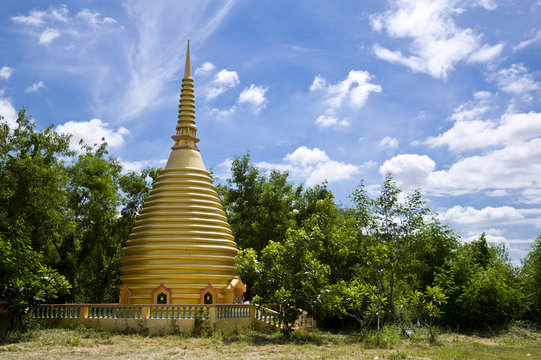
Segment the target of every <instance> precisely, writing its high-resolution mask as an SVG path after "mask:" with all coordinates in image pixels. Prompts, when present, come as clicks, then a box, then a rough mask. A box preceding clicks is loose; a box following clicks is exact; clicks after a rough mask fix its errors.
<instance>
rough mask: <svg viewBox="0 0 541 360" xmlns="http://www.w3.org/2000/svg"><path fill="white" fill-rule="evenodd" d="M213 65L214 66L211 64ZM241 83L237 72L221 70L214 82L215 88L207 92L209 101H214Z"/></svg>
mask: <svg viewBox="0 0 541 360" xmlns="http://www.w3.org/2000/svg"><path fill="white" fill-rule="evenodd" d="M211 65H212V64H211ZM239 83H240V81H239V74H237V72H236V71H229V70H226V69H222V70H220V72H218V74H216V77H215V78H214V81H213V87H211V88H210V89H209V90H208V92H207V96H206V97H207V100H209V99H214V98H215V97H216V96H218V95H220V94H222V93H223V92H225V91H226V90H228V89H231V88H234V87H235V86H237V85H238V84H239Z"/></svg>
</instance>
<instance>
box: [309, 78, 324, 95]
mask: <svg viewBox="0 0 541 360" xmlns="http://www.w3.org/2000/svg"><path fill="white" fill-rule="evenodd" d="M326 86H327V83H326V82H325V79H323V78H322V77H321V75H317V76H316V77H315V79H314V81H313V82H312V85H310V91H317V90H321V89H323V88H325V87H326Z"/></svg>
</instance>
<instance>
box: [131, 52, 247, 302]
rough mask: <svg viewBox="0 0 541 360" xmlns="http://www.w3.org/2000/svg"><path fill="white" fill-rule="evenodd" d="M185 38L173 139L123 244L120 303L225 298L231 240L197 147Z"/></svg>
mask: <svg viewBox="0 0 541 360" xmlns="http://www.w3.org/2000/svg"><path fill="white" fill-rule="evenodd" d="M196 131H197V127H196V126H195V100H194V86H193V78H192V75H191V65H190V44H189V42H188V49H187V53H186V67H185V71H184V78H183V79H182V90H181V95H180V105H179V116H178V123H177V126H176V133H175V135H173V136H172V138H173V140H174V141H175V143H174V145H173V147H172V148H171V149H172V151H171V154H170V155H169V160H168V161H167V164H166V165H165V168H164V169H163V170H162V172H161V173H160V175H159V177H158V178H157V180H156V182H155V183H154V186H153V188H152V190H151V191H150V193H149V195H148V197H147V198H146V201H145V204H144V207H143V210H142V211H141V214H140V216H139V218H138V220H137V222H136V223H135V226H134V227H133V229H132V232H131V234H130V237H129V240H128V241H127V243H126V247H124V249H123V259H122V276H121V280H122V282H123V286H122V288H121V293H120V303H121V304H231V303H237V302H241V301H242V294H243V292H244V291H245V286H244V284H243V283H242V281H241V280H240V278H239V277H238V276H236V274H235V260H234V258H235V256H236V255H237V245H236V243H235V239H234V238H233V235H232V233H231V229H230V227H229V223H228V222H227V218H226V216H225V213H224V211H223V208H222V205H221V203H220V199H219V198H218V195H217V193H216V190H215V188H214V185H213V184H212V179H211V178H210V175H209V173H208V171H207V170H206V169H205V165H204V164H203V159H202V158H201V154H200V152H199V149H198V147H197V143H198V142H199V139H198V138H197V137H196Z"/></svg>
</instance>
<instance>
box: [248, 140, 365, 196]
mask: <svg viewBox="0 0 541 360" xmlns="http://www.w3.org/2000/svg"><path fill="white" fill-rule="evenodd" d="M284 162H285V163H281V164H273V163H268V162H260V163H257V164H256V165H257V166H258V167H260V168H262V169H267V170H270V169H276V170H280V171H288V172H289V173H290V174H291V176H292V177H293V178H296V179H299V180H302V181H304V182H305V183H306V185H307V186H314V185H317V184H320V183H322V182H323V181H325V180H326V181H328V182H329V183H332V182H338V181H341V180H346V179H350V178H351V177H352V176H353V175H355V174H357V173H358V172H359V170H360V168H359V167H358V166H356V165H352V164H346V163H343V162H339V161H335V160H331V159H330V158H329V157H328V156H327V154H326V153H325V151H323V150H320V149H318V148H313V149H309V148H307V147H305V146H300V147H298V148H297V149H296V150H295V151H293V152H292V153H289V154H287V155H286V156H285V157H284Z"/></svg>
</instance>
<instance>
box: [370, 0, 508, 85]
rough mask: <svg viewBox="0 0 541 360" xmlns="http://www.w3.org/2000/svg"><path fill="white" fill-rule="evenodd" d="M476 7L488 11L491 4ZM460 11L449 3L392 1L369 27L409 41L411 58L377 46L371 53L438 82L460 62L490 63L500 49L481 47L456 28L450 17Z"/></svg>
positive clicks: (470, 35)
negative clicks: (481, 7)
mask: <svg viewBox="0 0 541 360" xmlns="http://www.w3.org/2000/svg"><path fill="white" fill-rule="evenodd" d="M480 5H481V6H483V7H485V8H487V9H490V8H492V6H493V2H492V1H481V2H480ZM463 10H464V9H462V8H460V7H459V6H458V2H457V1H453V0H449V1H446V0H436V1H433V0H394V1H392V2H391V8H390V9H389V10H388V11H386V12H385V13H383V14H376V15H373V16H372V17H371V25H372V28H373V29H374V30H376V31H378V32H380V31H382V30H386V31H387V33H388V34H389V36H391V37H393V38H409V39H411V40H412V43H411V45H410V47H409V52H410V53H411V55H403V54H402V52H401V51H393V50H389V49H387V48H384V47H382V46H380V45H379V44H374V46H373V51H374V53H375V55H376V56H377V57H379V58H381V59H383V60H386V61H389V62H392V63H397V64H401V65H404V66H406V67H409V68H410V69H412V70H413V71H415V72H422V73H426V74H429V75H430V76H432V77H434V78H439V79H446V78H447V75H448V73H449V72H450V71H452V70H453V68H454V66H455V64H457V63H458V62H460V61H474V62H487V61H490V60H492V59H493V58H494V57H496V56H497V55H499V53H500V52H501V50H502V48H503V45H502V44H497V45H495V46H487V45H483V44H482V43H481V38H482V35H481V34H476V33H475V32H474V31H473V30H472V29H463V28H460V27H458V26H457V25H456V23H455V21H454V18H453V17H454V16H455V15H456V14H459V13H461V12H462V11H463Z"/></svg>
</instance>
